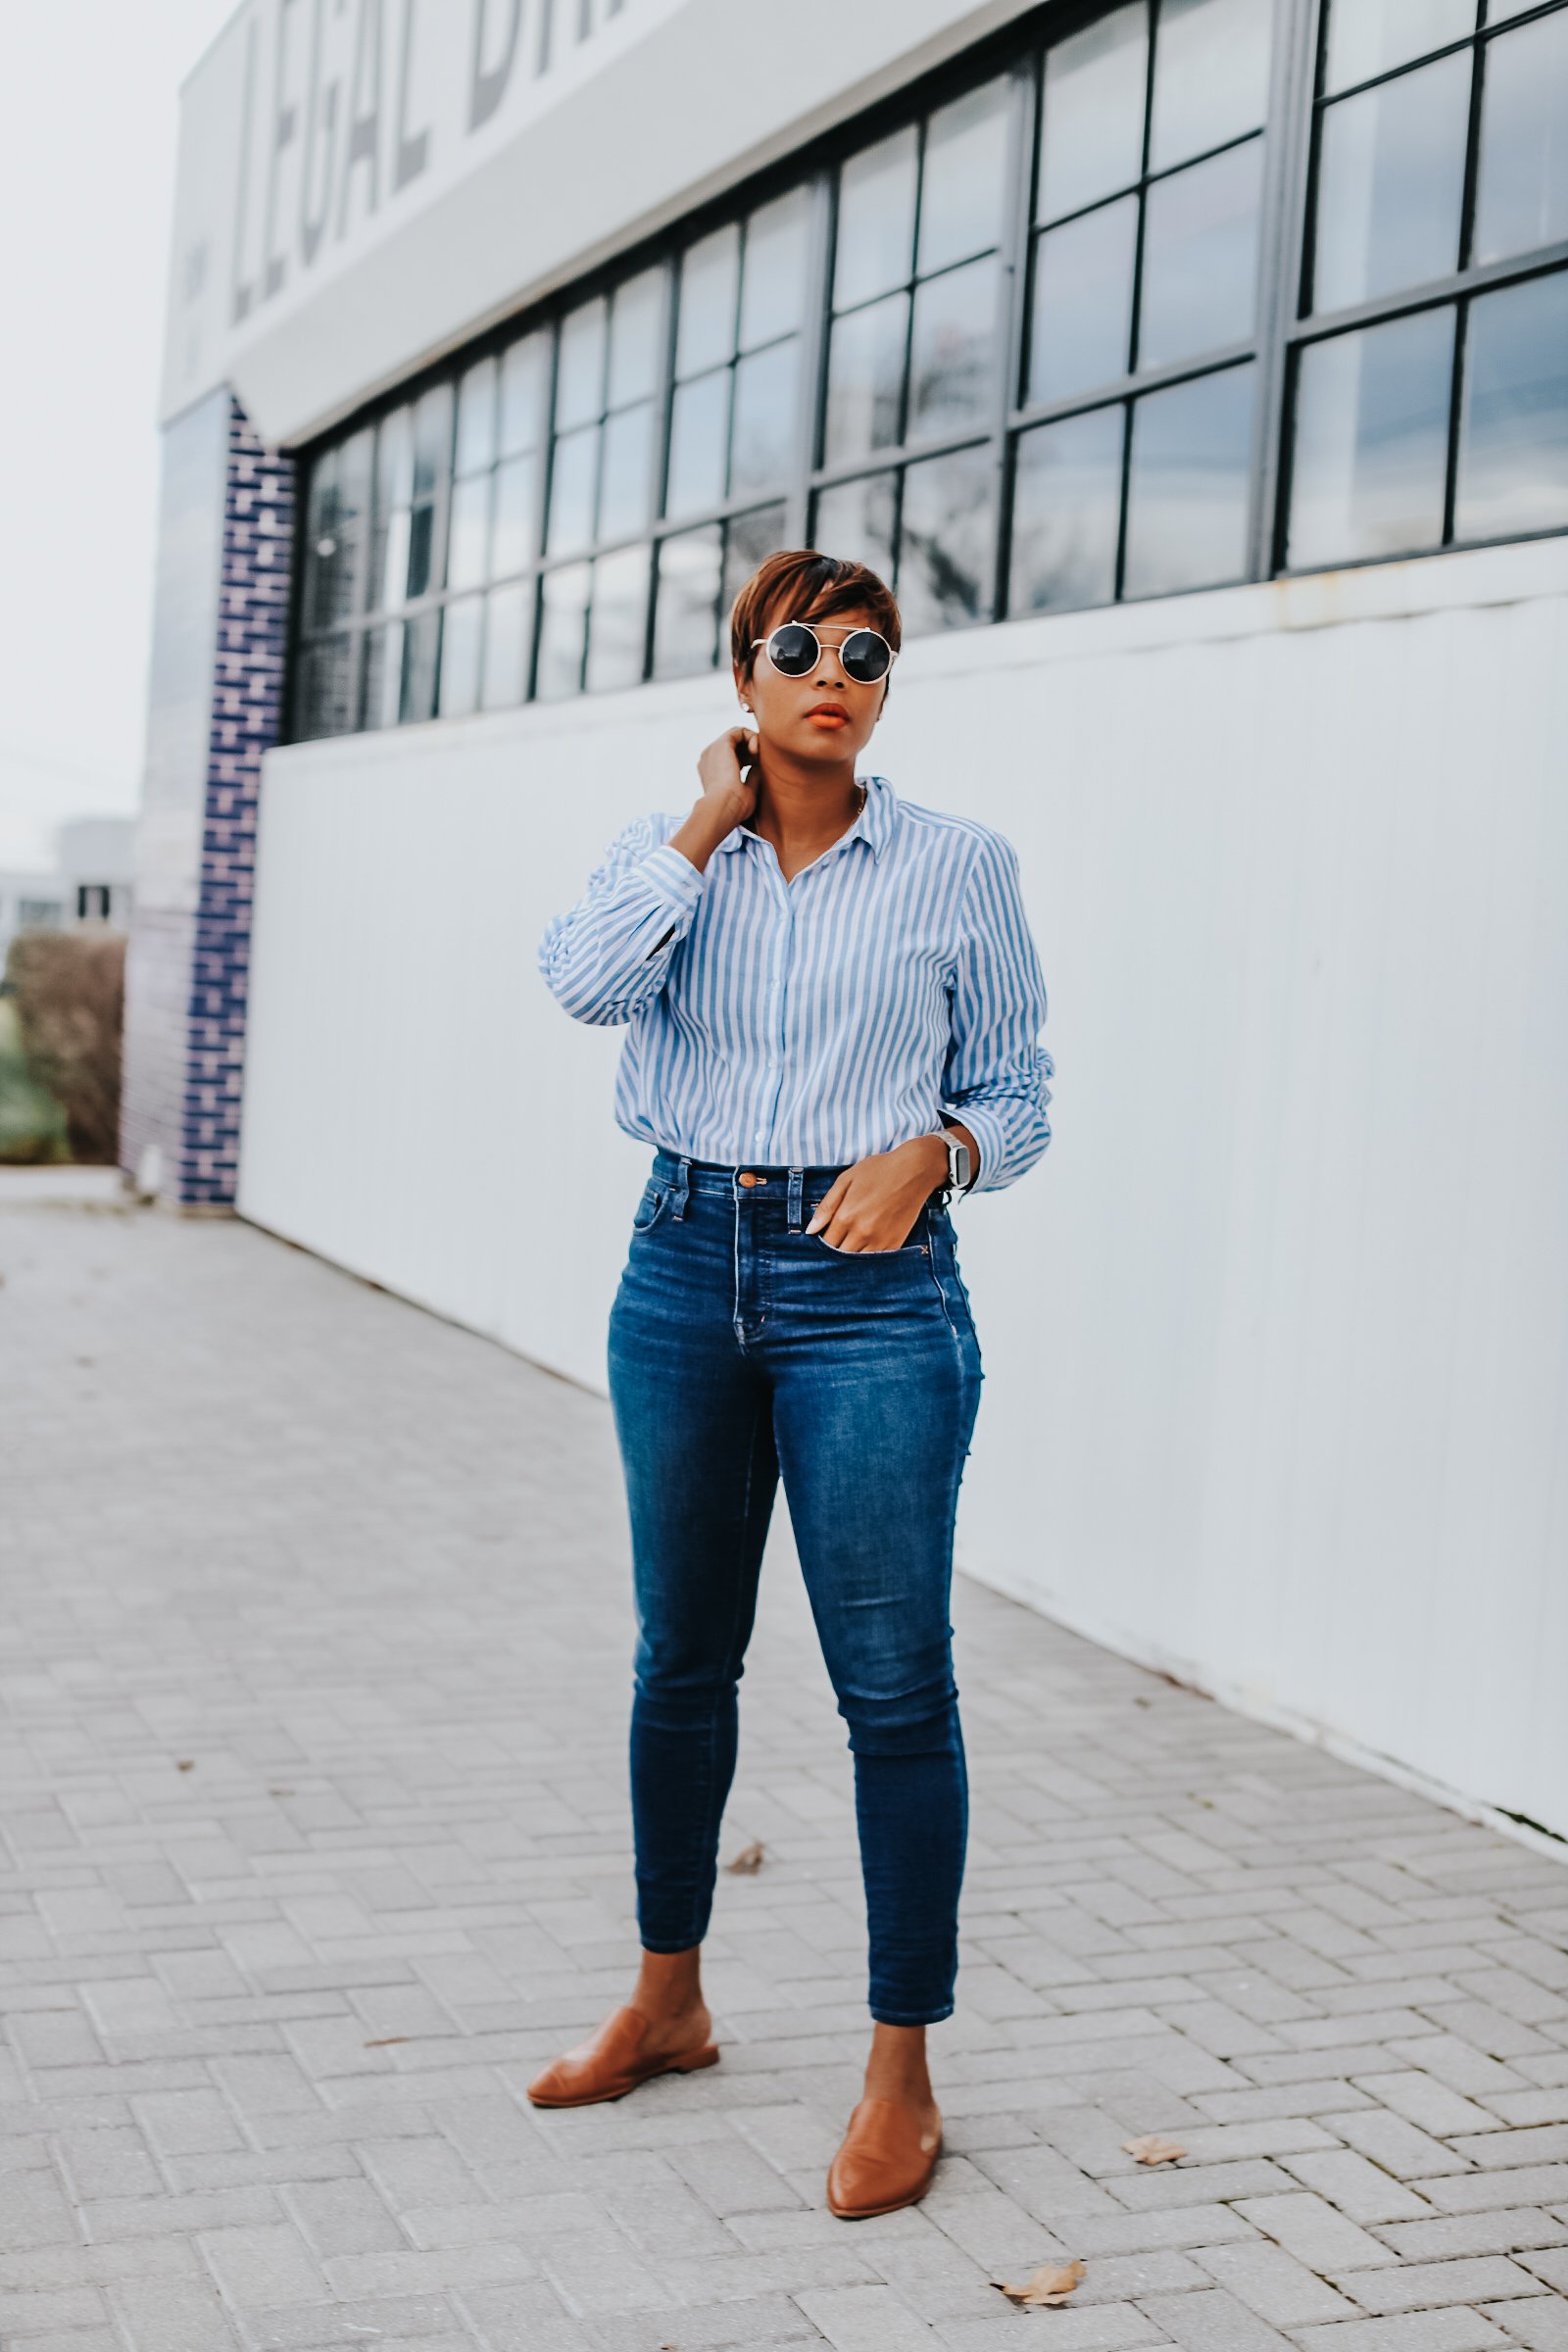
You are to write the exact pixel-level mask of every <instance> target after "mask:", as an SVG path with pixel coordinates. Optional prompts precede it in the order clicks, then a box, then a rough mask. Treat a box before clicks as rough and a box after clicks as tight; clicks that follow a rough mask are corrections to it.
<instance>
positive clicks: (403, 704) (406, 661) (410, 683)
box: [398, 606, 441, 726]
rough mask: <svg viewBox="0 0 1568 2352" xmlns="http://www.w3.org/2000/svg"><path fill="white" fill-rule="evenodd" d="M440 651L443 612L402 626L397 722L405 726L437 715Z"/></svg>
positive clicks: (435, 610) (436, 611)
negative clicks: (437, 675) (436, 698)
mask: <svg viewBox="0 0 1568 2352" xmlns="http://www.w3.org/2000/svg"><path fill="white" fill-rule="evenodd" d="M440 650H441V612H440V608H439V607H438V606H437V607H434V608H432V610H431V611H430V612H428V613H417V614H416V616H415V617H414V619H413V620H409V621H405V623H404V625H403V680H402V692H401V694H400V696H399V698H398V719H399V722H400V723H401V724H402V725H404V726H411V725H415V724H417V722H418V721H419V720H420V719H425V718H433V717H434V715H435V683H436V664H437V662H438V660H439V658H440Z"/></svg>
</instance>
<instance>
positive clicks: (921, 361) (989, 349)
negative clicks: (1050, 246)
mask: <svg viewBox="0 0 1568 2352" xmlns="http://www.w3.org/2000/svg"><path fill="white" fill-rule="evenodd" d="M999 276H1000V270H999V268H998V264H997V262H996V260H995V258H994V257H993V258H992V259H991V260H988V261H983V262H969V263H966V264H965V266H964V267H963V269H961V270H949V271H948V272H947V273H946V275H945V276H942V277H934V278H931V279H929V280H928V281H927V283H926V284H925V285H923V286H918V287H916V289H915V296H914V334H913V339H912V341H911V344H910V355H909V422H908V434H907V437H908V438H909V439H911V440H913V439H914V438H915V437H916V436H917V435H920V434H927V435H929V434H935V433H956V432H963V431H965V430H966V429H967V427H968V426H969V425H971V424H976V423H980V424H984V423H988V422H989V421H990V417H991V412H992V410H993V409H994V407H995V406H996V397H997V383H996V379H997V369H998V367H999V365H1000V336H999V320H998V316H997V289H998V279H999Z"/></svg>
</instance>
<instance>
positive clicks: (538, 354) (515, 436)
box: [500, 329, 550, 458]
mask: <svg viewBox="0 0 1568 2352" xmlns="http://www.w3.org/2000/svg"><path fill="white" fill-rule="evenodd" d="M549 366H550V341H549V336H548V335H547V334H546V333H545V332H544V331H543V330H542V329H541V330H540V331H539V332H537V333H535V334H531V335H524V336H523V338H522V340H521V342H520V343H514V344H513V345H512V346H511V348H510V349H509V350H507V351H505V352H503V354H502V356H501V427H500V434H501V439H500V446H501V454H502V456H503V457H504V458H510V457H514V456H515V455H516V454H517V452H518V451H520V450H524V449H537V448H538V446H539V436H540V433H541V430H542V429H543V424H544V407H545V393H546V388H547V385H548V382H549Z"/></svg>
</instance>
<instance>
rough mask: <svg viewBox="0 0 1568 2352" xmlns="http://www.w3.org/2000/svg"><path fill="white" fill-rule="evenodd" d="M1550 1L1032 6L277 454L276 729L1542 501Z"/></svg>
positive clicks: (1255, 561)
mask: <svg viewBox="0 0 1568 2352" xmlns="http://www.w3.org/2000/svg"><path fill="white" fill-rule="evenodd" d="M1565 124H1568V0H1536V4H1535V5H1525V4H1523V0H1112V4H1110V5H1106V4H1104V0H1100V4H1098V5H1092V6H1073V5H1070V4H1066V0H1058V5H1055V6H1053V7H1051V8H1048V9H1043V10H1041V11H1040V12H1039V13H1038V15H1037V17H1036V18H1035V19H1034V20H1031V21H1029V22H1028V23H1026V24H1025V25H1024V26H1023V27H1022V28H1021V29H1015V30H1014V31H1013V32H1012V33H1011V34H1009V35H1007V36H1005V38H1003V39H1000V40H999V41H998V42H996V43H993V44H991V45H990V46H988V47H987V48H985V49H984V50H982V51H978V52H976V54H975V55H974V57H973V58H972V59H971V60H969V61H967V62H966V63H962V64H960V65H959V66H957V67H949V68H946V69H944V71H943V72H942V73H940V74H939V75H937V76H935V77H934V78H933V81H932V83H931V84H930V85H929V86H928V87H927V88H926V89H925V90H924V91H923V93H916V94H915V95H914V96H912V97H911V98H910V99H908V100H907V101H905V102H903V103H902V105H900V104H894V105H892V106H890V107H887V108H883V109H881V110H879V111H878V113H877V114H876V115H875V116H874V117H871V118H868V119H867V120H866V121H865V122H864V123H860V124H858V125H854V126H851V128H850V129H848V130H846V131H844V132H842V133H840V134H837V135H836V137H835V138H834V139H833V140H832V141H831V142H827V143H825V144H824V145H823V146H822V147H821V148H820V149H819V150H817V151H816V152H814V153H813V154H812V156H811V157H810V158H809V159H807V160H806V161H804V162H803V163H802V164H801V165H800V166H798V167H797V168H796V170H795V172H794V174H793V175H791V173H790V172H788V171H787V170H786V171H782V172H776V173H774V174H773V175H772V176H771V179H770V180H769V181H765V182H761V183H759V186H758V189H757V192H756V194H755V196H753V197H752V198H750V199H749V200H747V201H743V202H741V203H739V204H737V205H733V206H731V207H730V208H729V209H728V210H727V211H714V210H710V211H709V212H708V213H707V214H705V215H704V216H702V217H701V218H699V219H696V220H694V221H692V223H691V224H690V226H689V227H687V228H686V229H684V230H677V231H676V232H674V233H673V234H672V235H668V236H666V238H665V239H664V240H663V241H662V244H661V246H660V248H659V249H658V250H657V251H654V252H649V253H644V254H643V255H641V256H639V257H634V258H633V259H632V260H631V261H628V262H627V263H626V264H624V265H623V266H621V267H620V268H619V269H618V270H611V271H608V272H602V273H601V274H600V275H599V276H598V277H597V278H596V279H594V280H593V281H591V282H589V283H587V284H585V285H583V286H582V287H581V288H579V289H574V290H573V291H571V292H570V293H568V294H566V295H564V296H562V297H560V298H558V299H557V300H556V301H554V302H553V303H552V304H550V305H548V306H544V307H543V308H542V309H541V310H540V311H539V312H538V313H536V314H534V315H532V316H531V317H530V318H529V319H526V320H525V321H523V322H522V324H521V326H520V328H513V329H511V330H507V331H505V332H501V333H497V334H494V335H491V336H489V337H487V338H486V339H485V340H484V341H483V342H482V343H481V344H479V345H476V346H475V347H474V349H473V351H472V353H471V354H470V355H467V356H466V358H465V359H464V360H463V361H461V362H459V363H456V364H453V365H450V366H448V367H447V368H443V369H441V370H439V371H435V372H433V373H432V375H431V377H430V378H429V379H427V380H426V381H425V382H423V383H422V384H421V385H420V386H418V387H417V390H416V391H415V392H413V393H412V394H410V395H409V396H406V397H404V398H402V399H400V400H398V401H396V402H395V403H393V404H390V405H384V406H383V407H382V408H381V409H380V410H379V411H378V412H377V413H376V414H375V415H373V416H371V417H367V418H366V419H364V420H362V421H359V422H357V423H356V424H355V425H354V426H353V427H351V428H349V429H347V430H345V431H343V432H340V433H338V434H337V435H335V436H334V437H333V439H332V440H331V441H329V442H326V443H323V444H321V445H320V446H319V448H318V449H317V450H316V451H315V452H313V453H312V456H311V459H310V465H309V482H308V490H307V498H306V508H305V513H306V531H305V544H304V552H303V563H302V570H301V581H300V592H299V599H298V605H297V631H296V659H295V663H294V694H293V725H294V730H295V732H296V733H297V734H300V735H321V734H336V733H342V732H346V731H352V730H355V729H359V728H368V727H379V726H388V725H394V724H398V723H400V722H404V721H409V720H416V719H424V718H430V717H432V716H436V715H448V716H451V715H460V714H462V713H465V712H468V711H479V710H498V709H504V708H506V707H508V706H509V705H512V704H515V703H520V702H524V701H527V700H529V699H530V698H533V699H539V700H546V699H550V698H556V697H561V696H569V695H575V694H578V693H581V692H583V691H589V692H593V691H601V690H606V689H613V688H616V687H628V686H634V685H636V684H638V683H639V682H640V681H642V680H643V679H645V678H649V677H655V678H660V677H674V676H679V675H682V674H684V673H688V672H698V671H703V670H707V669H710V668H711V667H712V665H713V664H714V662H718V661H721V660H722V659H723V658H724V647H723V622H724V615H725V613H727V610H728V607H729V604H730V602H731V601H732V599H733V597H734V594H735V591H736V589H737V588H738V587H739V585H740V583H741V581H742V580H743V579H744V578H745V576H746V575H747V573H748V572H749V571H750V570H751V569H752V568H753V567H754V566H755V565H756V564H758V563H759V562H760V560H761V558H762V557H763V556H764V555H766V554H767V553H768V552H769V551H770V550H771V549H772V548H774V547H779V546H788V545H800V544H803V543H806V542H807V541H808V540H809V542H810V543H811V544H814V545H817V546H822V547H826V548H829V549H830V550H832V551H833V552H835V553H839V554H847V555H856V556H860V557H862V558H864V559H865V560H866V561H868V562H870V563H871V564H874V565H875V566H876V567H877V568H878V569H879V570H880V571H882V572H883V573H884V575H885V576H886V577H887V578H888V579H889V580H890V582H891V583H892V584H893V585H894V587H895V588H896V590H897V592H898V595H899V598H900V601H901V604H902V606H903V609H904V613H905V618H906V624H907V628H908V630H909V631H910V633H911V634H918V633H920V632H923V631H928V630H933V629H942V628H949V627H956V626H964V625H967V624H972V623H975V622H981V621H986V620H990V619H995V618H1000V617H1004V616H1006V615H1008V614H1013V615H1016V614H1022V613H1052V612H1064V611H1069V610H1072V609H1075V608H1082V607H1085V606H1090V605H1103V604H1109V603H1113V602H1115V601H1117V600H1118V599H1122V598H1133V597H1150V596H1162V595H1168V594H1171V593H1173V592H1176V591H1180V590H1185V589H1195V588H1204V587H1214V586H1220V585H1223V584H1226V583H1229V582H1234V581H1240V580H1247V579H1258V578H1265V577H1268V576H1270V575H1271V574H1272V573H1274V572H1277V571H1281V570H1300V569H1310V568H1315V567H1321V566H1325V565H1331V564H1350V563H1362V562H1370V561H1377V560H1380V559H1386V558H1389V557H1392V556H1399V555H1413V554H1420V553H1424V552H1429V551H1431V550H1433V549H1437V548H1440V547H1445V546H1450V545H1458V544H1475V543H1477V542H1482V541H1487V540H1497V539H1506V538H1513V537H1518V536H1521V535H1528V534H1531V533H1536V532H1543V531H1551V530H1560V529H1563V528H1565V527H1568V132H1565V127H1564V126H1565Z"/></svg>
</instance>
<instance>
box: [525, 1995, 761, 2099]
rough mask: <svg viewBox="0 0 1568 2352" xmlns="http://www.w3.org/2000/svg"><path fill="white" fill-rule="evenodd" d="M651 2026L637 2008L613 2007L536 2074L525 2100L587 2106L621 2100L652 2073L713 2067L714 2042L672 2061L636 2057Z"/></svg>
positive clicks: (684, 2072)
mask: <svg viewBox="0 0 1568 2352" xmlns="http://www.w3.org/2000/svg"><path fill="white" fill-rule="evenodd" d="M649 2022H650V2021H649V2020H648V2019H647V2018H646V2017H644V2015H643V2013H642V2011H641V2010H640V2009H617V2010H616V2011H615V2012H614V2014H613V2016H611V2017H607V2018H606V2020H605V2022H604V2024H603V2025H602V2026H599V2027H597V2028H596V2029H595V2031H594V2032H593V2033H592V2034H589V2035H588V2037H587V2039H586V2040H584V2041H578V2042H574V2043H573V2044H572V2046H571V2048H570V2049H569V2050H564V2051H563V2052H562V2055H561V2056H560V2057H559V2058H554V2059H552V2060H551V2062H550V2064H549V2065H548V2066H547V2067H546V2068H545V2069H544V2072H543V2073H542V2074H538V2075H535V2077H534V2079H533V2081H532V2082H530V2083H529V2085H528V2096H529V2098H530V2099H531V2100H532V2101H533V2103H534V2105H535V2106H536V2107H591V2106H592V2105H593V2104H594V2103H595V2101H596V2100H599V2099H621V2098H624V2097H625V2095H626V2093H627V2091H628V2090H635V2089H636V2087H637V2085H638V2083H639V2082H647V2081H648V2079H649V2077H650V2076H651V2075H690V2074H695V2072H696V2071H697V2069H698V2068H699V2067H701V2066H716V2065H717V2063H718V2044H717V2043H716V2042H713V2041H708V2042H704V2043H703V2044H702V2046H701V2047H700V2048H698V2049H692V2050H681V2051H679V2052H677V2053H676V2054H675V2055H674V2056H673V2057H661V2058H644V2057H641V2056H639V2054H638V2053H639V2051H640V2049H641V2047H642V2044H643V2042H644V2040H645V2039H646V2037H647V2034H648V2027H649Z"/></svg>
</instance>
